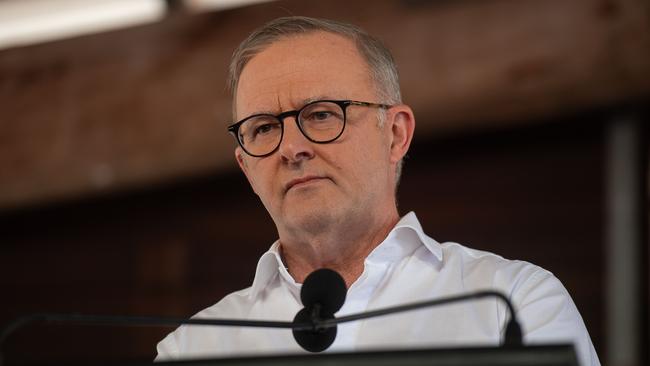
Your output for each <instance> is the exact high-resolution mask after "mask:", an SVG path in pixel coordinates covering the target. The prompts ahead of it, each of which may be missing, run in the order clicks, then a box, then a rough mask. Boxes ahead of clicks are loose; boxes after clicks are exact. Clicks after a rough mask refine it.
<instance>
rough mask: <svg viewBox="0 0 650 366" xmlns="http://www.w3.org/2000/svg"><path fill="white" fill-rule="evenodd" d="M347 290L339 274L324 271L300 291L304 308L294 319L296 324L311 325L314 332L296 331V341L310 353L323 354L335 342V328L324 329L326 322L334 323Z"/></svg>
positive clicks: (332, 326) (310, 279) (306, 281)
mask: <svg viewBox="0 0 650 366" xmlns="http://www.w3.org/2000/svg"><path fill="white" fill-rule="evenodd" d="M346 292H347V288H346V287H345V281H344V280H343V278H342V277H341V275H339V274H338V273H337V272H335V271H333V270H331V269H327V268H321V269H318V270H316V271H314V272H312V273H310V274H309V276H307V278H305V281H304V283H303V284H302V289H301V290H300V300H301V301H302V304H303V306H304V308H303V309H302V310H300V311H299V312H298V314H296V317H295V318H294V319H293V321H294V323H295V324H304V323H309V324H311V325H312V327H311V329H297V328H294V329H293V338H294V339H295V340H296V342H297V343H298V344H299V345H300V347H302V348H304V349H305V350H307V351H309V352H321V351H324V350H326V349H327V348H329V346H331V345H332V343H334V340H335V339H336V324H335V323H334V324H328V325H327V326H322V325H321V324H322V322H323V321H324V320H334V313H336V312H337V311H339V309H340V308H341V307H342V306H343V303H344V302H345V295H346Z"/></svg>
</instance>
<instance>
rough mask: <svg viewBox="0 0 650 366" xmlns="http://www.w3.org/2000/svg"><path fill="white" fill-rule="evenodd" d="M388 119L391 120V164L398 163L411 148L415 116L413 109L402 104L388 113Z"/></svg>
mask: <svg viewBox="0 0 650 366" xmlns="http://www.w3.org/2000/svg"><path fill="white" fill-rule="evenodd" d="M387 117H388V118H389V119H390V121H387V122H389V127H390V136H391V144H390V162H391V163H395V164H396V163H397V162H399V161H400V160H402V158H403V157H404V155H406V152H407V151H408V149H409V146H411V140H413V133H414V131H415V116H414V115H413V110H411V107H409V106H407V105H404V104H400V105H396V106H394V107H392V108H391V109H390V110H389V111H388V115H387Z"/></svg>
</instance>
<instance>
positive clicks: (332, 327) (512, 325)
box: [293, 268, 523, 352]
mask: <svg viewBox="0 0 650 366" xmlns="http://www.w3.org/2000/svg"><path fill="white" fill-rule="evenodd" d="M346 291H347V290H346V287H345V281H344V280H343V278H341V276H340V275H339V274H338V273H337V272H335V271H333V270H331V269H326V268H323V269H318V270H316V271H314V272H312V273H311V274H309V276H307V278H306V279H305V282H304V283H303V285H302V289H301V291H300V299H301V300H302V302H303V305H304V306H305V307H304V308H303V309H302V310H300V311H299V312H298V314H296V317H295V318H294V323H295V324H296V325H298V324H304V323H310V324H311V328H308V329H305V328H304V327H301V328H298V327H297V328H294V329H293V337H294V338H295V339H296V342H298V344H299V345H300V346H301V347H302V348H304V349H305V350H307V351H310V352H321V351H324V350H326V349H327V348H328V347H329V346H331V345H332V343H334V340H335V339H336V327H337V324H341V323H347V322H351V321H356V320H361V319H368V318H374V317H378V316H383V315H389V314H395V313H401V312H405V311H411V310H416V309H420V308H426V307H430V306H437V305H443V304H449V303H453V302H460V301H467V300H475V299H480V298H484V297H496V298H498V299H500V300H501V301H503V302H504V303H505V304H506V306H507V307H508V311H509V312H510V319H509V320H508V322H507V323H506V327H505V331H504V335H503V340H502V344H501V345H502V346H508V347H510V346H513V347H518V346H522V344H523V342H522V338H523V336H522V332H521V326H520V325H519V322H518V321H517V317H516V312H515V308H514V306H513V305H512V303H511V302H510V299H508V298H507V297H506V296H505V295H503V294H502V293H501V292H498V291H494V290H483V291H477V292H473V293H468V294H462V295H456V296H449V297H445V298H439V299H435V300H428V301H422V302H416V303H410V304H405V305H400V306H394V307H389V308H383V309H378V310H372V311H366V312H361V313H356V314H351V315H348V316H344V317H340V318H338V319H337V318H335V317H334V313H336V312H337V311H338V310H339V309H340V308H341V307H342V306H343V303H344V302H345V295H346Z"/></svg>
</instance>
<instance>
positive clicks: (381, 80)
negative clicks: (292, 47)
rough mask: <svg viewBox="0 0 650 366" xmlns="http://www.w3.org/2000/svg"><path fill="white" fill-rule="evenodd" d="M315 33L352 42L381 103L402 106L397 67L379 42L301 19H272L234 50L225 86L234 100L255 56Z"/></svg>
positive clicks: (350, 29) (349, 28)
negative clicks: (279, 43) (282, 42)
mask: <svg viewBox="0 0 650 366" xmlns="http://www.w3.org/2000/svg"><path fill="white" fill-rule="evenodd" d="M318 31H322V32H328V33H333V34H337V35H340V36H343V37H345V38H347V39H349V40H351V41H353V42H354V44H355V45H356V47H357V49H358V51H359V53H360V54H361V56H362V57H363V59H364V60H365V61H366V63H367V64H368V68H369V71H370V74H371V77H372V80H373V82H374V84H375V87H376V88H377V93H378V94H379V97H380V98H382V99H383V100H382V101H381V102H382V103H387V104H400V103H401V102H402V96H401V93H400V88H399V76H398V74H397V66H396V65H395V61H394V60H393V56H392V55H391V53H390V51H389V50H388V48H386V46H384V44H383V43H382V42H381V41H380V40H379V39H377V38H375V37H373V36H371V35H369V34H368V33H366V32H365V31H364V30H363V29H361V28H359V27H357V26H354V25H351V24H346V23H341V22H337V21H334V20H328V19H316V18H309V17H303V16H291V17H282V18H278V19H275V20H273V21H271V22H269V23H267V24H265V25H264V26H262V27H260V28H258V29H257V30H255V31H253V33H251V34H250V35H249V36H248V38H246V39H245V40H244V41H243V42H242V43H241V44H240V45H239V47H237V49H236V50H235V52H234V53H233V55H232V59H231V61H230V68H229V75H228V86H229V88H230V91H231V92H232V95H233V99H234V98H235V96H236V94H237V85H238V83H239V77H240V75H241V73H242V71H243V70H244V67H245V66H246V64H247V63H248V62H249V61H250V60H251V59H252V58H253V57H255V55H257V54H258V53H260V52H262V51H263V50H264V49H266V48H267V47H268V46H270V45H271V44H272V43H274V42H276V41H278V40H280V39H282V38H285V37H289V36H295V35H302V34H309V33H313V32H318ZM234 104H235V103H233V112H234Z"/></svg>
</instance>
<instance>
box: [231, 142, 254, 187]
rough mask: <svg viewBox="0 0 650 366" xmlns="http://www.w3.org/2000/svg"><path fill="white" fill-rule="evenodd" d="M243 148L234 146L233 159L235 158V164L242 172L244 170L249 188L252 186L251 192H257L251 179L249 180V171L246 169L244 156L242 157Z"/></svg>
mask: <svg viewBox="0 0 650 366" xmlns="http://www.w3.org/2000/svg"><path fill="white" fill-rule="evenodd" d="M244 154H245V153H244V150H242V148H241V147H239V146H237V148H235V160H237V164H238V165H239V168H240V169H241V171H242V172H244V175H245V176H246V179H247V180H248V184H250V185H251V188H253V192H255V194H257V190H255V185H254V184H253V181H251V178H250V175H249V171H248V164H247V163H246V160H245V157H244Z"/></svg>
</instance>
